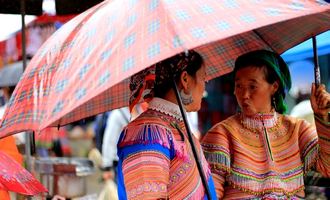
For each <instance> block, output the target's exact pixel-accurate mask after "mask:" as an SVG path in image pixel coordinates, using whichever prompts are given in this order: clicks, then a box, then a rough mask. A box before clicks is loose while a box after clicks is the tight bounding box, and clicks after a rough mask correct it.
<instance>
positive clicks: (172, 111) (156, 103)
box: [148, 97, 183, 121]
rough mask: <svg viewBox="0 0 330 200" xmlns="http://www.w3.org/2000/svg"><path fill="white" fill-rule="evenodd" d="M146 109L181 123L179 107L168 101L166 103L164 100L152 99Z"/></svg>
mask: <svg viewBox="0 0 330 200" xmlns="http://www.w3.org/2000/svg"><path fill="white" fill-rule="evenodd" d="M148 108H149V109H151V110H156V111H158V112H161V113H164V114H166V115H170V116H171V117H174V118H175V119H178V120H180V121H183V119H182V115H181V112H180V108H179V106H178V105H176V104H174V103H172V102H170V101H166V100H165V99H161V98H158V97H154V98H153V99H152V100H151V101H150V102H149V106H148Z"/></svg>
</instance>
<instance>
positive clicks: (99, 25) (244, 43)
mask: <svg viewBox="0 0 330 200" xmlns="http://www.w3.org/2000/svg"><path fill="white" fill-rule="evenodd" d="M329 19H330V6H329V4H327V3H325V2H322V1H320V0H318V1H308V0H306V1H298V0H278V1H273V0H268V1H260V0H241V1H239V0H222V1H214V0H189V1H188V0H143V1H139V0H109V1H104V2H102V3H100V4H98V5H96V6H94V7H93V8H91V9H89V10H87V11H86V12H84V13H82V14H80V15H79V16H77V17H76V18H74V19H72V20H71V21H69V22H68V23H67V24H65V25H64V26H63V27H62V28H61V29H59V30H58V31H57V32H55V34H53V35H52V36H51V37H50V38H49V39H48V40H47V41H46V43H45V44H44V45H43V46H42V47H41V48H40V49H39V51H38V52H37V54H36V55H35V56H34V57H33V59H32V60H31V62H30V63H29V65H28V67H27V69H26V71H25V72H24V74H23V76H22V78H21V80H20V82H19V84H18V85H17V88H16V90H15V92H14V94H13V96H12V99H11V101H10V105H9V106H8V108H7V110H6V112H5V115H4V118H3V121H2V124H1V127H0V137H3V136H6V135H10V134H13V133H16V132H20V131H23V130H34V131H40V130H42V129H44V128H46V127H48V126H58V125H65V124H68V123H70V122H73V121H76V120H79V119H82V118H85V117H88V116H92V115H95V114H98V113H101V112H104V111H107V110H110V109H114V108H118V107H122V106H125V105H127V104H128V98H129V88H128V78H129V77H130V76H131V75H133V74H135V73H137V72H139V71H141V70H142V69H145V68H147V67H149V66H151V65H152V64H155V63H156V62H159V61H161V60H163V59H165V58H168V57H170V56H173V55H175V54H177V53H179V52H182V51H184V50H187V49H195V50H196V51H198V52H199V53H200V54H201V55H202V56H203V58H204V59H205V63H206V67H207V78H208V79H212V78H215V77H218V76H221V75H222V74H225V73H228V72H230V71H231V70H232V68H233V65H234V60H235V59H236V58H237V57H238V56H239V55H241V54H243V53H245V52H248V51H251V50H256V49H271V50H273V51H276V52H278V53H282V52H283V51H285V50H287V49H289V48H291V47H293V46H294V45H296V44H298V43H300V42H302V41H304V40H306V39H307V38H310V37H311V36H313V35H316V34H319V33H321V32H324V31H326V30H329V28H330V20H329Z"/></svg>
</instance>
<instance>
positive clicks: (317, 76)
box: [312, 36, 321, 86]
mask: <svg viewBox="0 0 330 200" xmlns="http://www.w3.org/2000/svg"><path fill="white" fill-rule="evenodd" d="M312 41H313V55H314V76H315V84H316V86H319V85H320V84H321V75H320V66H319V59H318V54H317V43H316V37H315V36H313V37H312Z"/></svg>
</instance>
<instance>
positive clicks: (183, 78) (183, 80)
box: [180, 71, 188, 90]
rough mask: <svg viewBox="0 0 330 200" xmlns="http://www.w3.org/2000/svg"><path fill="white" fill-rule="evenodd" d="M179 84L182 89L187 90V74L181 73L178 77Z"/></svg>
mask: <svg viewBox="0 0 330 200" xmlns="http://www.w3.org/2000/svg"><path fill="white" fill-rule="evenodd" d="M180 83H181V85H182V88H183V89H184V90H187V89H188V73H187V72H186V71H183V72H182V73H181V75H180Z"/></svg>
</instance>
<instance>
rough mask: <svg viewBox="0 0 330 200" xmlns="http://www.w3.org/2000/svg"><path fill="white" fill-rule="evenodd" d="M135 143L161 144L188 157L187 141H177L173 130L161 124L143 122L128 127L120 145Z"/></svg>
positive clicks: (183, 156)
mask: <svg viewBox="0 0 330 200" xmlns="http://www.w3.org/2000/svg"><path fill="white" fill-rule="evenodd" d="M150 133H152V134H150ZM134 144H144V145H146V144H160V145H162V146H163V147H165V148H168V149H172V148H174V151H175V155H176V156H178V157H179V158H182V159H184V160H185V159H188V158H187V155H186V146H185V143H180V142H177V141H176V140H175V139H174V138H173V135H172V131H171V130H170V129H168V128H167V127H165V126H162V125H160V124H141V125H139V126H132V127H130V126H128V127H126V128H125V129H124V131H123V133H122V137H121V140H120V141H119V142H118V147H124V146H128V145H134Z"/></svg>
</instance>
